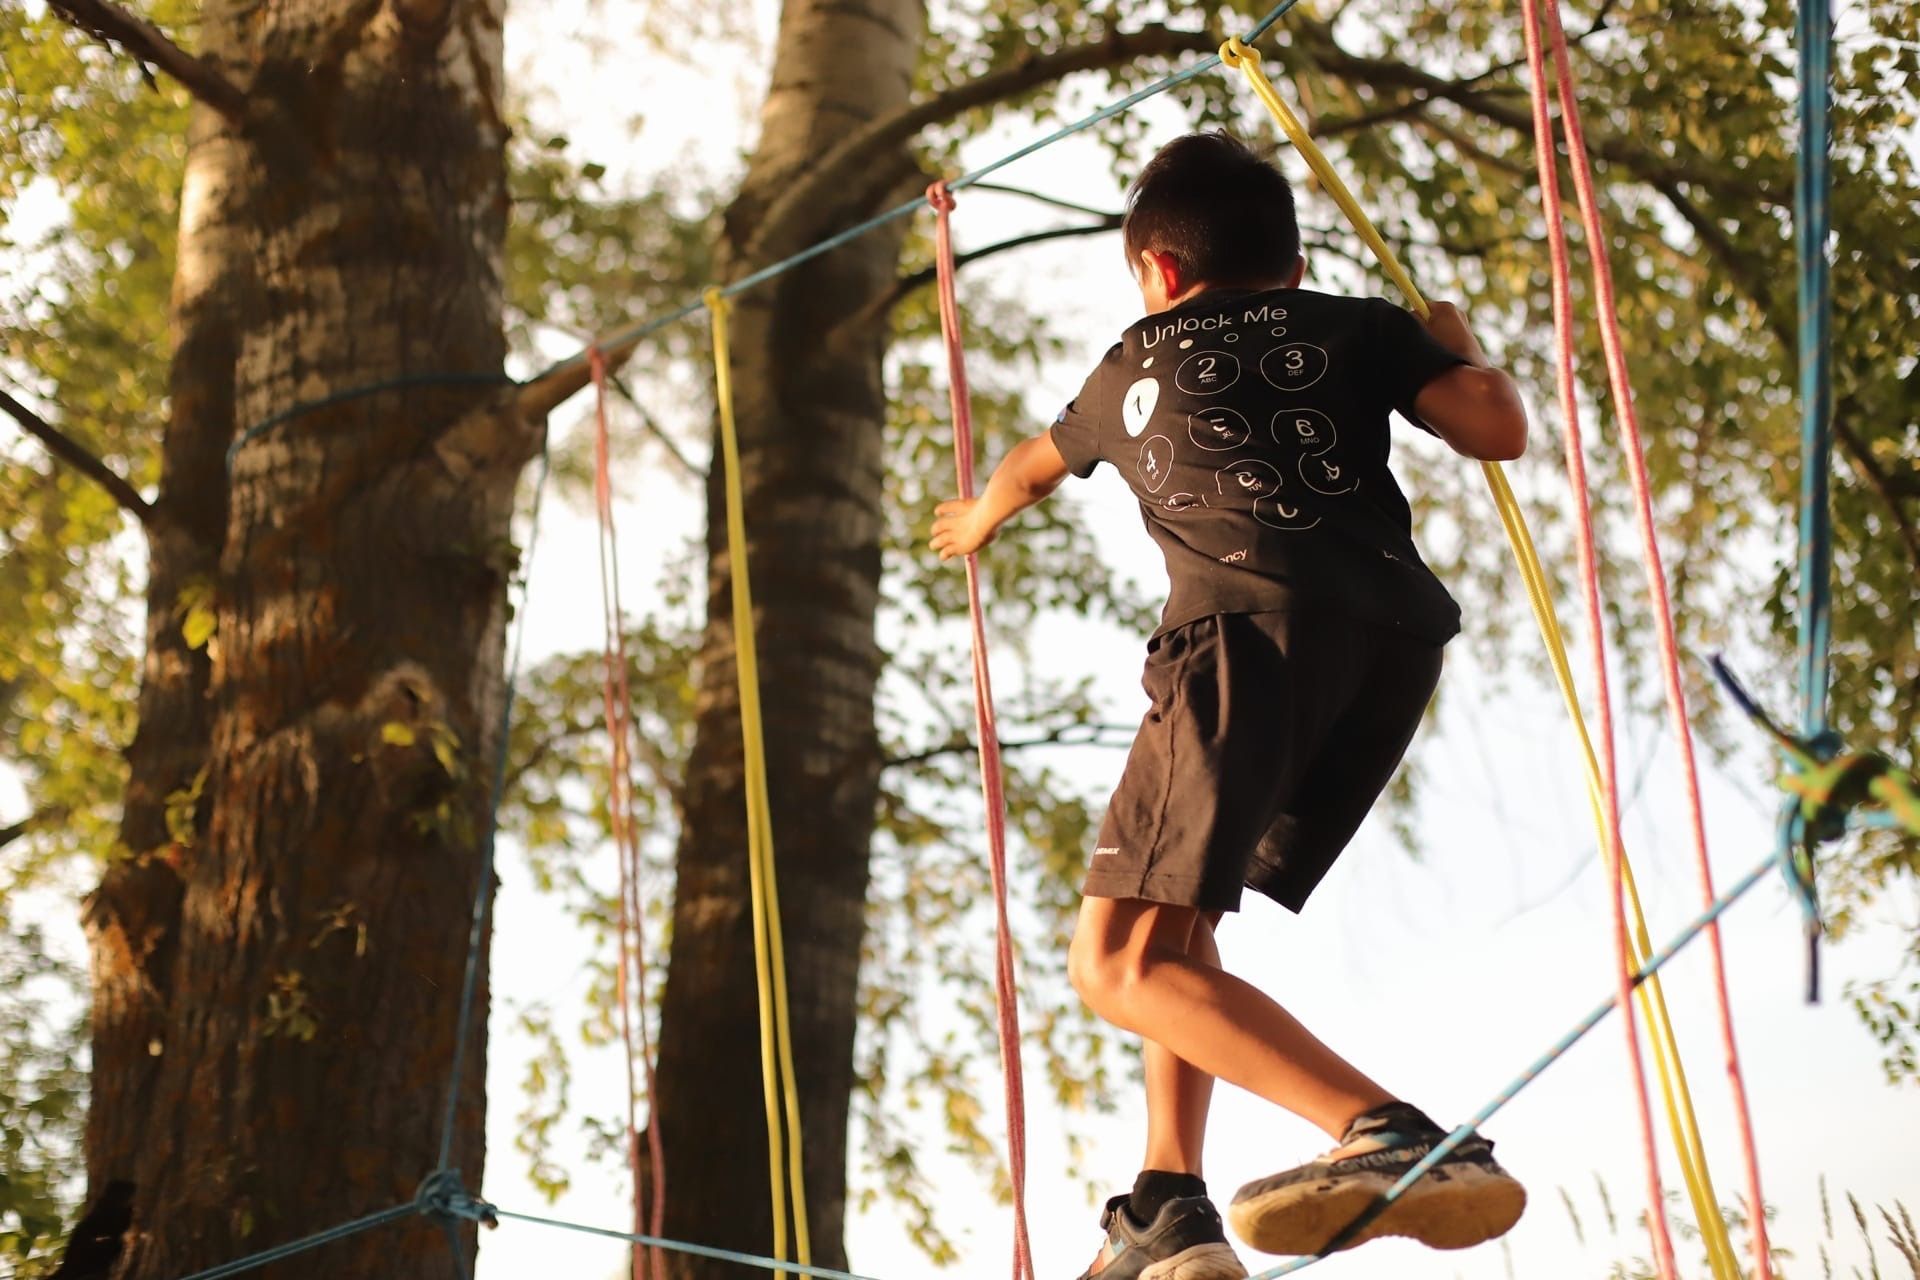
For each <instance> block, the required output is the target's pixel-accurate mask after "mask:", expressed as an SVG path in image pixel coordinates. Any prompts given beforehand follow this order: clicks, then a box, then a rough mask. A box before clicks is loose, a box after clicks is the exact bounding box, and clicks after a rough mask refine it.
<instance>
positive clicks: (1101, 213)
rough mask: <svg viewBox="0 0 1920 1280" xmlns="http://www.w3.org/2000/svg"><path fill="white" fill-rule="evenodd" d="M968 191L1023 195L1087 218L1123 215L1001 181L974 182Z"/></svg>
mask: <svg viewBox="0 0 1920 1280" xmlns="http://www.w3.org/2000/svg"><path fill="white" fill-rule="evenodd" d="M967 190H969V191H997V192H999V193H1000V194H1001V195H1003V196H1024V197H1025V198H1026V199H1028V200H1037V201H1039V202H1040V203H1041V204H1045V205H1052V206H1053V207H1054V208H1056V209H1065V210H1066V211H1067V212H1068V213H1084V214H1086V215H1087V216H1088V217H1089V218H1119V217H1121V216H1123V215H1121V214H1118V213H1109V212H1108V211H1107V210H1105V209H1096V208H1094V207H1093V206H1092V205H1085V204H1075V203H1074V202H1073V201H1071V200H1062V199H1061V198H1060V197H1059V196H1050V195H1047V194H1046V193H1045V192H1042V191H1029V190H1027V189H1026V188H1025V187H1013V186H1008V185H1007V184H1005V183H1001V182H976V183H973V184H972V185H970V186H969V187H968V188H967Z"/></svg>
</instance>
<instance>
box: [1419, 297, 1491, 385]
mask: <svg viewBox="0 0 1920 1280" xmlns="http://www.w3.org/2000/svg"><path fill="white" fill-rule="evenodd" d="M1427 332H1428V333H1430V334H1432V335H1433V340H1434V341H1435V342H1438V343H1439V344H1440V345H1441V346H1443V347H1445V348H1446V349H1447V350H1449V351H1451V352H1453V354H1455V355H1457V356H1459V357H1460V358H1461V359H1463V360H1465V361H1467V362H1468V363H1469V364H1472V365H1475V366H1477V367H1479V368H1482V369H1484V368H1486V367H1487V353H1486V352H1484V351H1482V350H1481V349H1480V343H1479V341H1478V340H1477V339H1476V338H1475V337H1474V336H1473V330H1472V329H1470V328H1468V327H1467V317H1466V313H1465V312H1463V311H1461V310H1460V308H1459V307H1456V306H1454V305H1453V304H1452V303H1451V302H1431V303H1429V304H1428V311H1427Z"/></svg>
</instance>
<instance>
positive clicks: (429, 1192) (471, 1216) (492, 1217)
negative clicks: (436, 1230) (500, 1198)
mask: <svg viewBox="0 0 1920 1280" xmlns="http://www.w3.org/2000/svg"><path fill="white" fill-rule="evenodd" d="M413 1205H414V1208H415V1209H416V1210H417V1211H418V1212H419V1213H420V1214H421V1215H422V1216H423V1217H428V1218H436V1219H438V1220H440V1221H442V1222H447V1221H451V1220H452V1219H455V1218H465V1219H466V1220H467V1221H469V1222H477V1223H479V1224H480V1225H481V1226H483V1227H497V1226H499V1225H500V1217H499V1214H498V1212H497V1211H496V1210H495V1209H494V1207H493V1206H492V1205H490V1204H488V1203H487V1202H486V1201H485V1200H478V1199H475V1198H474V1197H473V1195H472V1194H470V1193H469V1192H468V1191H467V1187H466V1184H465V1183H464V1182H462V1181H461V1180H460V1171H459V1170H458V1169H435V1170H434V1171H433V1172H432V1173H430V1174H428V1175H427V1176H426V1178H425V1179H424V1180H423V1181H422V1182H421V1183H420V1189H419V1190H418V1191H416V1192H414V1193H413Z"/></svg>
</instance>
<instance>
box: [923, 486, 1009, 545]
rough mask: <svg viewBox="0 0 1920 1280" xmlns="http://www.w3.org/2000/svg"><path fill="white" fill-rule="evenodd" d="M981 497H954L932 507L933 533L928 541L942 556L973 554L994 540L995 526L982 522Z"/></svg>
mask: <svg viewBox="0 0 1920 1280" xmlns="http://www.w3.org/2000/svg"><path fill="white" fill-rule="evenodd" d="M979 514H980V499H978V498H955V499H953V500H952V501H951V502H943V503H941V504H940V505H939V506H937V507H935V508H934V509H933V537H932V539H931V540H930V541H929V545H930V546H932V548H933V549H934V550H935V551H937V552H939V553H940V558H941V559H942V560H952V559H954V558H955V557H958V556H970V555H972V554H973V553H974V552H976V551H978V550H979V549H980V548H982V547H984V546H986V545H987V544H988V543H989V542H992V541H993V535H994V533H995V529H994V526H992V525H987V526H985V527H982V526H981V521H980V519H979Z"/></svg>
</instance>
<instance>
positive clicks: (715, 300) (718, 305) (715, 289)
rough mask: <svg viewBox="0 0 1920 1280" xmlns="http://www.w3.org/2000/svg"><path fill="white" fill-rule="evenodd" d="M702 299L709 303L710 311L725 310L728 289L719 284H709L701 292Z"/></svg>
mask: <svg viewBox="0 0 1920 1280" xmlns="http://www.w3.org/2000/svg"><path fill="white" fill-rule="evenodd" d="M700 300H701V301H702V302H704V303H706V304H707V310H709V311H721V312H724V311H725V310H726V309H727V295H726V291H725V290H723V289H721V288H720V286H719V285H708V286H707V287H706V288H705V289H704V290H702V291H701V293H700Z"/></svg>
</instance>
